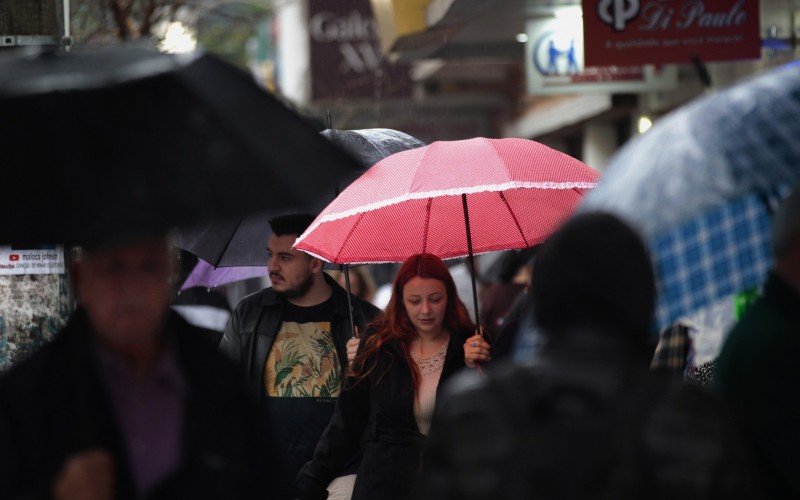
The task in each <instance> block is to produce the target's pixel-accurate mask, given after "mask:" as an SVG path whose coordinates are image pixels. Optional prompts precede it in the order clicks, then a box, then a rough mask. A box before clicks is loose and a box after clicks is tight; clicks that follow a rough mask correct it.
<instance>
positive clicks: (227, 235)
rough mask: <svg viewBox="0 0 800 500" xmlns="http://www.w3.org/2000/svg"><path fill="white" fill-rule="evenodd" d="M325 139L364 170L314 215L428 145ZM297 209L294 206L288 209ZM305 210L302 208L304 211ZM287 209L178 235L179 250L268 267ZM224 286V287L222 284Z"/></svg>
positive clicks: (325, 198)
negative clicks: (276, 225) (358, 182)
mask: <svg viewBox="0 0 800 500" xmlns="http://www.w3.org/2000/svg"><path fill="white" fill-rule="evenodd" d="M322 135H323V136H324V137H326V138H328V139H329V140H330V141H331V142H333V143H334V144H335V145H336V146H337V147H339V148H341V149H343V150H344V151H346V152H347V153H349V154H350V155H351V156H352V157H353V159H355V160H356V162H357V163H358V165H361V168H358V167H355V168H353V169H352V170H351V172H349V174H348V175H347V176H345V177H343V178H342V179H341V181H340V182H339V183H338V184H331V185H329V186H328V189H327V190H326V191H325V192H324V193H323V194H322V195H321V196H320V198H319V199H318V201H317V206H316V207H315V208H310V209H308V212H310V213H318V212H319V211H320V210H321V209H322V208H323V207H324V206H325V204H327V203H328V202H330V201H331V200H332V199H333V198H334V196H335V195H336V193H337V192H338V191H340V188H343V187H344V186H346V185H347V184H348V183H349V182H350V181H352V180H353V179H355V178H356V177H358V175H360V174H361V173H363V171H364V170H365V169H367V168H369V167H371V166H372V165H374V164H375V163H376V162H378V161H379V160H381V159H383V158H385V157H386V156H388V155H390V154H392V153H395V152H398V151H405V150H407V149H411V148H417V147H421V146H424V145H425V143H423V142H422V141H420V140H419V139H417V138H415V137H412V136H410V135H408V134H406V133H404V132H400V131H398V130H393V129H386V128H375V129H361V130H330V129H328V130H325V131H323V132H322ZM288 206H289V207H293V205H288ZM301 208H302V207H299V208H298V210H300V209H301ZM286 211H287V209H283V210H280V211H277V212H272V213H268V214H257V215H248V216H245V217H239V218H235V219H229V220H221V221H213V222H210V223H207V224H203V225H200V226H197V227H193V228H185V229H182V230H180V231H179V233H178V246H179V247H181V248H183V249H184V250H188V251H189V252H191V253H193V254H195V255H197V256H198V257H200V258H201V259H203V260H205V261H206V262H209V263H211V264H212V265H213V266H215V267H229V266H262V267H263V266H264V265H266V263H267V241H268V240H269V235H270V233H271V231H270V228H269V219H270V218H271V217H272V216H275V215H278V213H282V212H286ZM220 284H221V283H220Z"/></svg>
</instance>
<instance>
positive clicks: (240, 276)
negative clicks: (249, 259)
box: [181, 259, 269, 290]
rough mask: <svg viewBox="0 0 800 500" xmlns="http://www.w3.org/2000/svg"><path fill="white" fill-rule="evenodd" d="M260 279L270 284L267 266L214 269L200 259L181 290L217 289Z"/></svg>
mask: <svg viewBox="0 0 800 500" xmlns="http://www.w3.org/2000/svg"><path fill="white" fill-rule="evenodd" d="M258 277H264V278H266V279H267V282H269V277H268V276H267V267H266V266H239V267H214V266H212V265H211V264H209V263H208V262H206V261H204V260H202V259H199V260H198V261H197V265H196V266H194V269H192V272H191V273H190V274H189V277H188V278H186V281H184V282H183V285H181V290H186V289H188V288H192V287H196V286H200V287H205V288H215V287H218V286H220V285H225V284H228V283H233V282H234V281H242V280H246V279H248V278H258ZM267 286H269V283H267Z"/></svg>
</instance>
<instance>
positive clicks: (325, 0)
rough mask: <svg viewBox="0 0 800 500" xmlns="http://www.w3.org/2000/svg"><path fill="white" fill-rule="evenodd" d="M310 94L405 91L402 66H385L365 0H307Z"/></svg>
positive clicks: (322, 96) (390, 94) (405, 76)
mask: <svg viewBox="0 0 800 500" xmlns="http://www.w3.org/2000/svg"><path fill="white" fill-rule="evenodd" d="M308 9H309V21H308V22H309V25H308V28H309V35H310V38H311V92H312V98H313V99H315V100H318V99H336V98H348V99H352V98H377V99H380V98H386V97H395V96H399V95H402V94H404V93H406V92H408V89H409V87H410V85H411V80H410V78H409V77H408V68H407V66H405V65H391V64H388V63H387V62H386V61H385V60H384V58H383V54H382V53H381V49H380V41H379V38H378V25H377V22H376V21H375V18H374V17H373V15H372V8H371V7H370V2H369V0H336V1H335V2H331V1H330V0H309V2H308Z"/></svg>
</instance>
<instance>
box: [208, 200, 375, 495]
mask: <svg viewBox="0 0 800 500" xmlns="http://www.w3.org/2000/svg"><path fill="white" fill-rule="evenodd" d="M313 220H314V217H313V216H311V215H308V214H288V215H282V216H279V217H276V218H274V219H272V220H271V221H270V227H271V229H272V234H271V235H270V237H269V241H268V243H267V251H268V255H269V260H268V262H267V268H268V271H269V277H270V280H271V281H272V286H271V287H270V288H267V289H265V290H261V291H260V292H256V293H254V294H252V295H249V296H247V297H245V298H244V299H242V300H241V302H239V304H238V305H237V306H236V310H235V311H234V313H233V316H232V317H231V321H230V323H229V324H228V327H227V328H226V330H225V333H224V334H223V337H222V341H221V343H220V349H221V350H222V352H224V353H225V354H227V355H228V356H230V357H231V358H232V359H234V360H235V361H237V362H238V363H239V365H240V367H241V369H242V372H243V374H244V376H245V378H246V380H247V382H248V383H249V384H250V385H251V386H252V387H253V388H254V389H255V390H257V391H258V393H259V394H260V395H262V396H263V397H265V398H267V399H268V405H267V406H268V408H269V412H270V415H271V418H270V421H269V425H270V426H271V427H272V428H273V430H274V432H273V433H274V436H275V441H276V444H277V446H278V449H279V453H280V456H279V457H275V458H277V459H278V461H279V463H282V464H283V470H282V471H280V472H279V474H277V476H278V477H280V478H281V481H280V483H281V484H279V485H276V486H277V487H278V494H277V495H276V496H275V497H274V498H277V499H280V500H282V499H284V498H289V497H290V495H291V485H292V482H293V481H294V478H295V476H296V475H297V473H298V472H299V471H300V468H301V467H302V465H303V464H304V463H306V462H307V461H309V460H311V457H312V455H313V453H314V449H315V447H316V445H317V441H319V437H320V436H321V435H322V431H323V430H325V427H326V426H327V425H328V422H329V421H330V419H331V415H333V409H334V406H335V404H336V398H337V397H338V396H339V392H340V389H341V384H342V380H343V379H344V375H345V372H346V370H347V342H348V340H349V339H350V338H351V337H352V336H353V335H352V332H351V331H350V315H349V312H348V301H347V292H345V290H344V289H343V288H342V287H340V286H339V285H338V284H337V283H336V281H335V280H334V279H333V278H331V277H330V276H328V275H327V274H326V273H324V272H323V263H322V261H321V260H319V259H317V258H314V257H312V256H310V255H308V254H306V253H304V252H301V251H299V250H296V249H294V248H292V245H294V242H295V240H296V239H297V237H298V236H300V235H301V234H302V233H303V232H305V230H306V229H307V228H308V226H310V225H311V222H313ZM350 300H351V301H352V305H353V314H354V320H355V324H356V327H357V328H358V329H359V330H360V331H364V329H365V327H366V325H367V324H368V323H369V322H370V321H372V319H373V318H374V316H375V315H376V314H377V313H378V309H377V308H376V307H375V306H373V305H371V304H369V303H368V302H365V301H363V300H361V299H359V298H358V297H355V296H353V295H351V297H350ZM357 461H358V457H353V460H352V463H351V465H350V466H349V467H348V468H347V469H346V470H343V471H341V474H340V475H341V476H347V475H348V474H349V473H350V472H351V470H350V469H352V471H354V470H356V469H357V465H358V462H357Z"/></svg>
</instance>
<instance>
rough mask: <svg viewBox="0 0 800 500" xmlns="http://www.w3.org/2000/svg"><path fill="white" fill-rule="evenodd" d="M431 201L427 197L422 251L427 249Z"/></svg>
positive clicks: (431, 199) (425, 251)
mask: <svg viewBox="0 0 800 500" xmlns="http://www.w3.org/2000/svg"><path fill="white" fill-rule="evenodd" d="M431 203H433V198H428V205H427V206H426V207H425V230H424V231H423V232H422V253H427V250H428V227H429V226H430V223H431Z"/></svg>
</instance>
